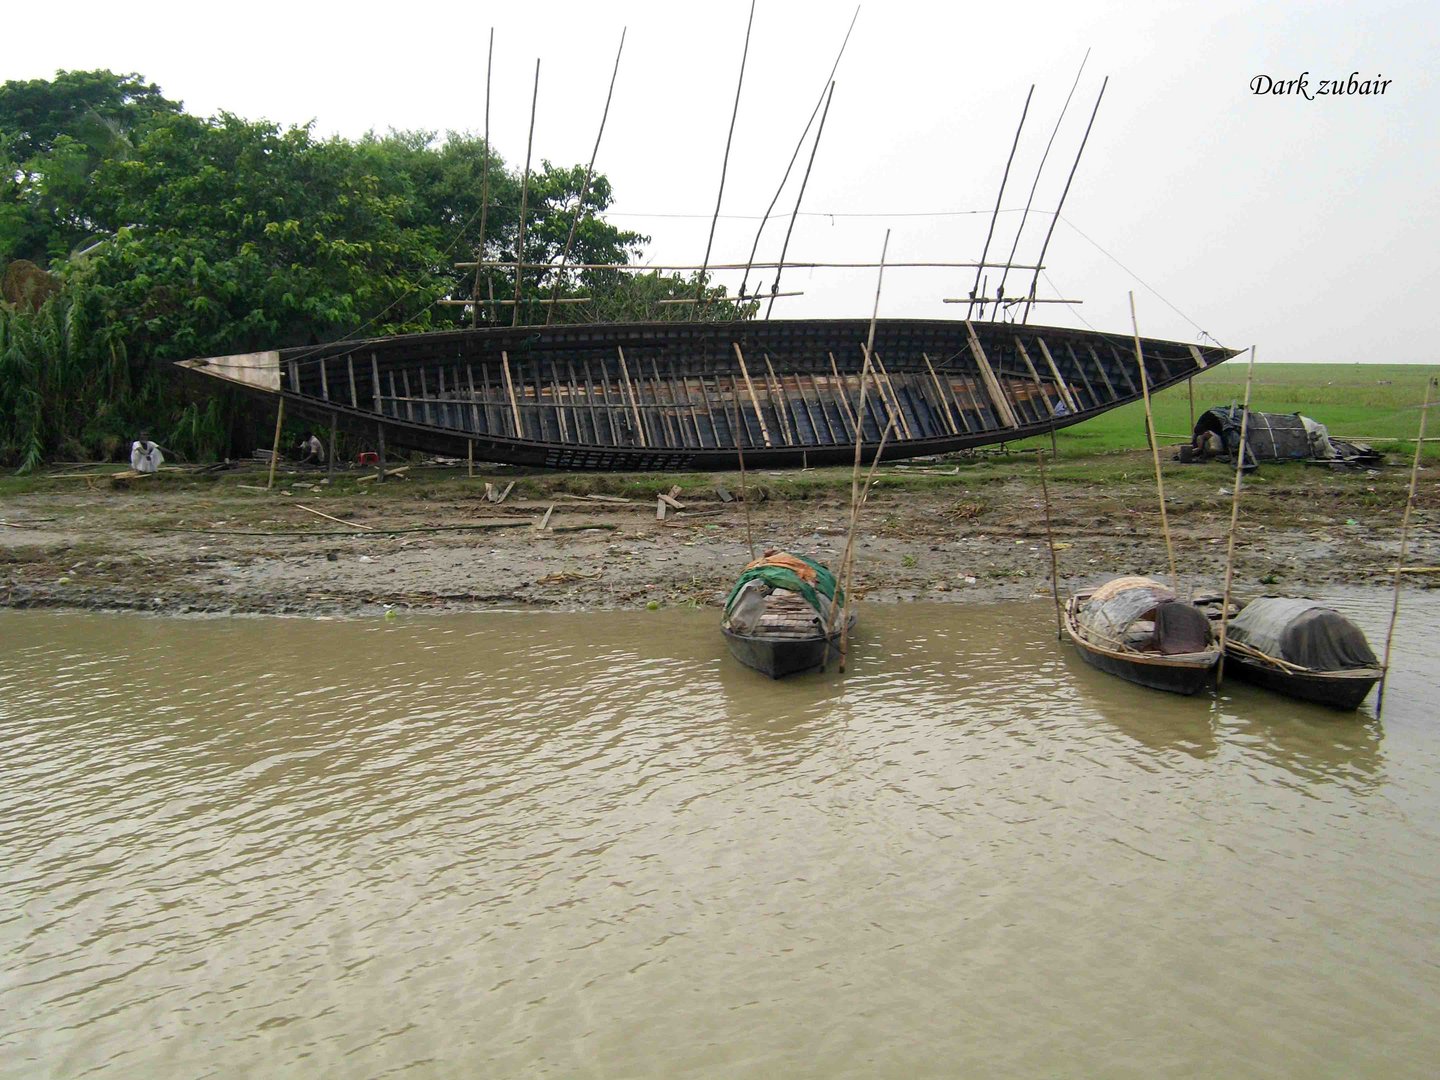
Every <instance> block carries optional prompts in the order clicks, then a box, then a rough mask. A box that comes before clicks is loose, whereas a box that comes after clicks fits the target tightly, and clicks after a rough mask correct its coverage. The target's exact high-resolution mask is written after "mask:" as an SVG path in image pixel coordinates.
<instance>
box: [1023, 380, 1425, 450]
mask: <svg viewBox="0 0 1440 1080" xmlns="http://www.w3.org/2000/svg"><path fill="white" fill-rule="evenodd" d="M1436 375H1440V368H1435V367H1430V366H1422V365H1417V364H1264V363H1257V364H1256V365H1255V382H1254V385H1253V386H1252V387H1251V390H1250V407H1251V408H1253V409H1255V410H1257V411H1259V412H1275V413H1293V412H1299V413H1304V414H1305V415H1306V416H1308V417H1310V418H1312V419H1314V420H1318V421H1319V422H1320V423H1322V424H1324V425H1325V426H1326V427H1327V428H1329V429H1330V434H1332V435H1336V436H1339V437H1340V438H1350V439H1359V440H1361V441H1364V442H1370V443H1371V444H1372V445H1374V446H1375V448H1376V449H1377V450H1381V451H1384V452H1386V453H1407V454H1409V453H1414V444H1413V443H1406V442H1404V440H1407V439H1413V438H1414V437H1415V431H1416V428H1417V426H1418V425H1419V422H1420V404H1421V403H1422V402H1423V401H1424V400H1425V380H1426V379H1427V378H1433V377H1435V376H1436ZM1244 398H1245V357H1244V356H1243V355H1242V356H1237V357H1236V358H1235V359H1234V360H1230V361H1228V362H1226V363H1225V364H1221V365H1219V366H1217V367H1214V368H1212V369H1211V370H1209V371H1207V372H1205V373H1204V374H1202V375H1199V376H1197V377H1196V379H1195V415H1196V416H1197V417H1198V416H1199V415H1200V414H1201V413H1203V412H1204V411H1205V410H1206V409H1210V408H1214V407H1216V406H1228V405H1230V404H1232V403H1233V404H1239V403H1240V402H1241V401H1243V400H1244ZM1151 410H1152V412H1153V413H1154V416H1155V430H1156V431H1157V432H1159V433H1160V436H1161V441H1162V442H1165V441H1167V440H1165V438H1164V437H1165V436H1167V435H1174V436H1182V435H1186V434H1187V433H1188V432H1189V431H1190V430H1191V424H1190V397H1189V394H1188V393H1187V392H1186V389H1185V386H1184V385H1183V384H1182V385H1180V386H1173V387H1171V388H1170V389H1168V390H1164V391H1162V392H1161V393H1159V394H1157V395H1156V396H1155V397H1154V398H1153V399H1152V401H1151ZM1432 419H1433V418H1432ZM1430 429H1431V430H1429V431H1427V433H1426V434H1427V437H1428V436H1429V435H1435V436H1440V423H1435V422H1432V423H1431V425H1430ZM1049 441H1050V440H1049V438H1048V437H1047V438H1044V439H1032V440H1029V441H1027V442H1024V443H1017V444H1015V446H1016V447H1020V448H1026V449H1032V448H1035V447H1039V446H1045V445H1048V444H1049ZM1056 441H1057V445H1058V447H1059V450H1060V456H1061V457H1062V458H1077V457H1084V456H1086V455H1091V454H1103V453H1109V452H1111V451H1116V450H1140V449H1144V447H1145V406H1144V405H1143V404H1142V403H1140V402H1135V403H1134V404H1131V405H1125V406H1123V407H1121V408H1119V409H1115V410H1113V411H1111V412H1108V413H1106V414H1105V415H1103V416H1097V417H1096V418H1095V419H1094V420H1087V421H1085V423H1083V424H1079V425H1077V426H1075V427H1072V428H1067V429H1065V430H1064V431H1061V432H1059V433H1058V434H1057V436H1056ZM1170 441H1174V440H1170ZM1425 456H1426V457H1427V458H1436V457H1440V444H1431V445H1430V446H1427V448H1426V451H1425Z"/></svg>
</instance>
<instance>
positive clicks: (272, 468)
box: [265, 395, 285, 491]
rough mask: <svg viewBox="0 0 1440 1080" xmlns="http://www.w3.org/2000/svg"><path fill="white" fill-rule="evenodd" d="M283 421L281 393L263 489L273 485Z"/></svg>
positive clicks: (267, 489)
mask: <svg viewBox="0 0 1440 1080" xmlns="http://www.w3.org/2000/svg"><path fill="white" fill-rule="evenodd" d="M284 422H285V398H284V396H283V395H282V396H281V398H280V404H279V405H278V406H277V407H276V409H275V444H274V446H273V447H272V448H271V450H270V479H269V480H267V481H265V490H266V491H269V490H270V489H271V488H273V487H274V486H275V462H277V461H278V460H280V425H281V424H282V423H284Z"/></svg>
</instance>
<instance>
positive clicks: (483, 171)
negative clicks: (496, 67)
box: [470, 26, 495, 326]
mask: <svg viewBox="0 0 1440 1080" xmlns="http://www.w3.org/2000/svg"><path fill="white" fill-rule="evenodd" d="M494 61H495V28H494V27H493V26H492V27H491V28H490V51H489V52H488V53H487V54H486V56H485V156H484V157H483V158H481V159H480V239H479V240H477V241H476V242H475V285H474V287H473V288H472V289H471V290H470V298H471V300H473V301H474V303H473V305H472V306H471V308H470V324H471V325H472V326H479V325H480V264H481V263H482V262H483V261H484V260H485V223H486V219H487V218H488V217H489V216H490V68H491V66H492V64H493V63H494ZM485 279H486V282H487V284H488V285H489V290H490V299H491V300H494V299H495V285H494V282H493V280H492V279H491V278H490V275H489V274H486V275H485Z"/></svg>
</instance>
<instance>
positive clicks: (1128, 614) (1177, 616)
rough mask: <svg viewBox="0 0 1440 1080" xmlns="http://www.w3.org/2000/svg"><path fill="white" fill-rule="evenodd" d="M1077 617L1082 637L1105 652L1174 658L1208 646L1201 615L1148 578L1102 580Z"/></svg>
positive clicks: (1168, 590)
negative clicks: (1105, 647)
mask: <svg viewBox="0 0 1440 1080" xmlns="http://www.w3.org/2000/svg"><path fill="white" fill-rule="evenodd" d="M1080 616H1081V617H1080V624H1081V631H1082V633H1083V634H1084V636H1085V637H1087V638H1089V639H1091V640H1093V641H1095V642H1096V643H1098V644H1101V645H1108V646H1110V647H1111V648H1114V647H1117V646H1119V647H1123V648H1128V649H1134V650H1137V651H1140V652H1159V653H1162V654H1164V655H1166V656H1175V655H1179V654H1182V653H1192V652H1202V651H1204V650H1205V649H1206V648H1208V647H1209V644H1210V627H1209V622H1208V621H1207V620H1206V618H1205V616H1204V615H1203V614H1202V613H1201V612H1200V611H1199V610H1198V609H1197V608H1195V607H1194V606H1192V605H1190V604H1185V603H1181V602H1180V601H1178V600H1177V599H1176V597H1175V594H1174V592H1172V591H1171V590H1170V589H1168V588H1167V587H1165V586H1164V585H1162V584H1160V582H1158V581H1154V580H1152V579H1150V578H1144V577H1124V578H1115V579H1113V580H1111V581H1107V582H1106V583H1105V584H1104V585H1102V586H1100V587H1099V588H1098V589H1096V590H1095V592H1094V593H1093V594H1092V595H1091V597H1090V600H1089V602H1088V603H1086V604H1085V606H1084V608H1083V609H1081V612H1080Z"/></svg>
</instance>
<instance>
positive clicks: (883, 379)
mask: <svg viewBox="0 0 1440 1080" xmlns="http://www.w3.org/2000/svg"><path fill="white" fill-rule="evenodd" d="M871 359H872V360H874V361H875V369H876V370H877V371H879V372H880V379H879V382H878V383H877V385H883V386H884V387H885V389H886V390H888V391H889V393H890V401H891V402H892V403H893V404H894V406H895V415H896V416H897V417H899V419H900V428H899V430H900V431H903V432H904V434H905V438H907V439H912V440H913V439H914V438H915V432H914V430H913V429H912V428H911V427H910V421H909V419H908V418H907V417H906V416H905V406H904V405H903V404H901V402H900V395H899V394H897V393H896V392H895V384H894V383H893V382H892V381H891V380H890V372H888V371H886V370H885V363H884V361H882V360H881V359H880V354H879V353H872V354H871Z"/></svg>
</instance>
